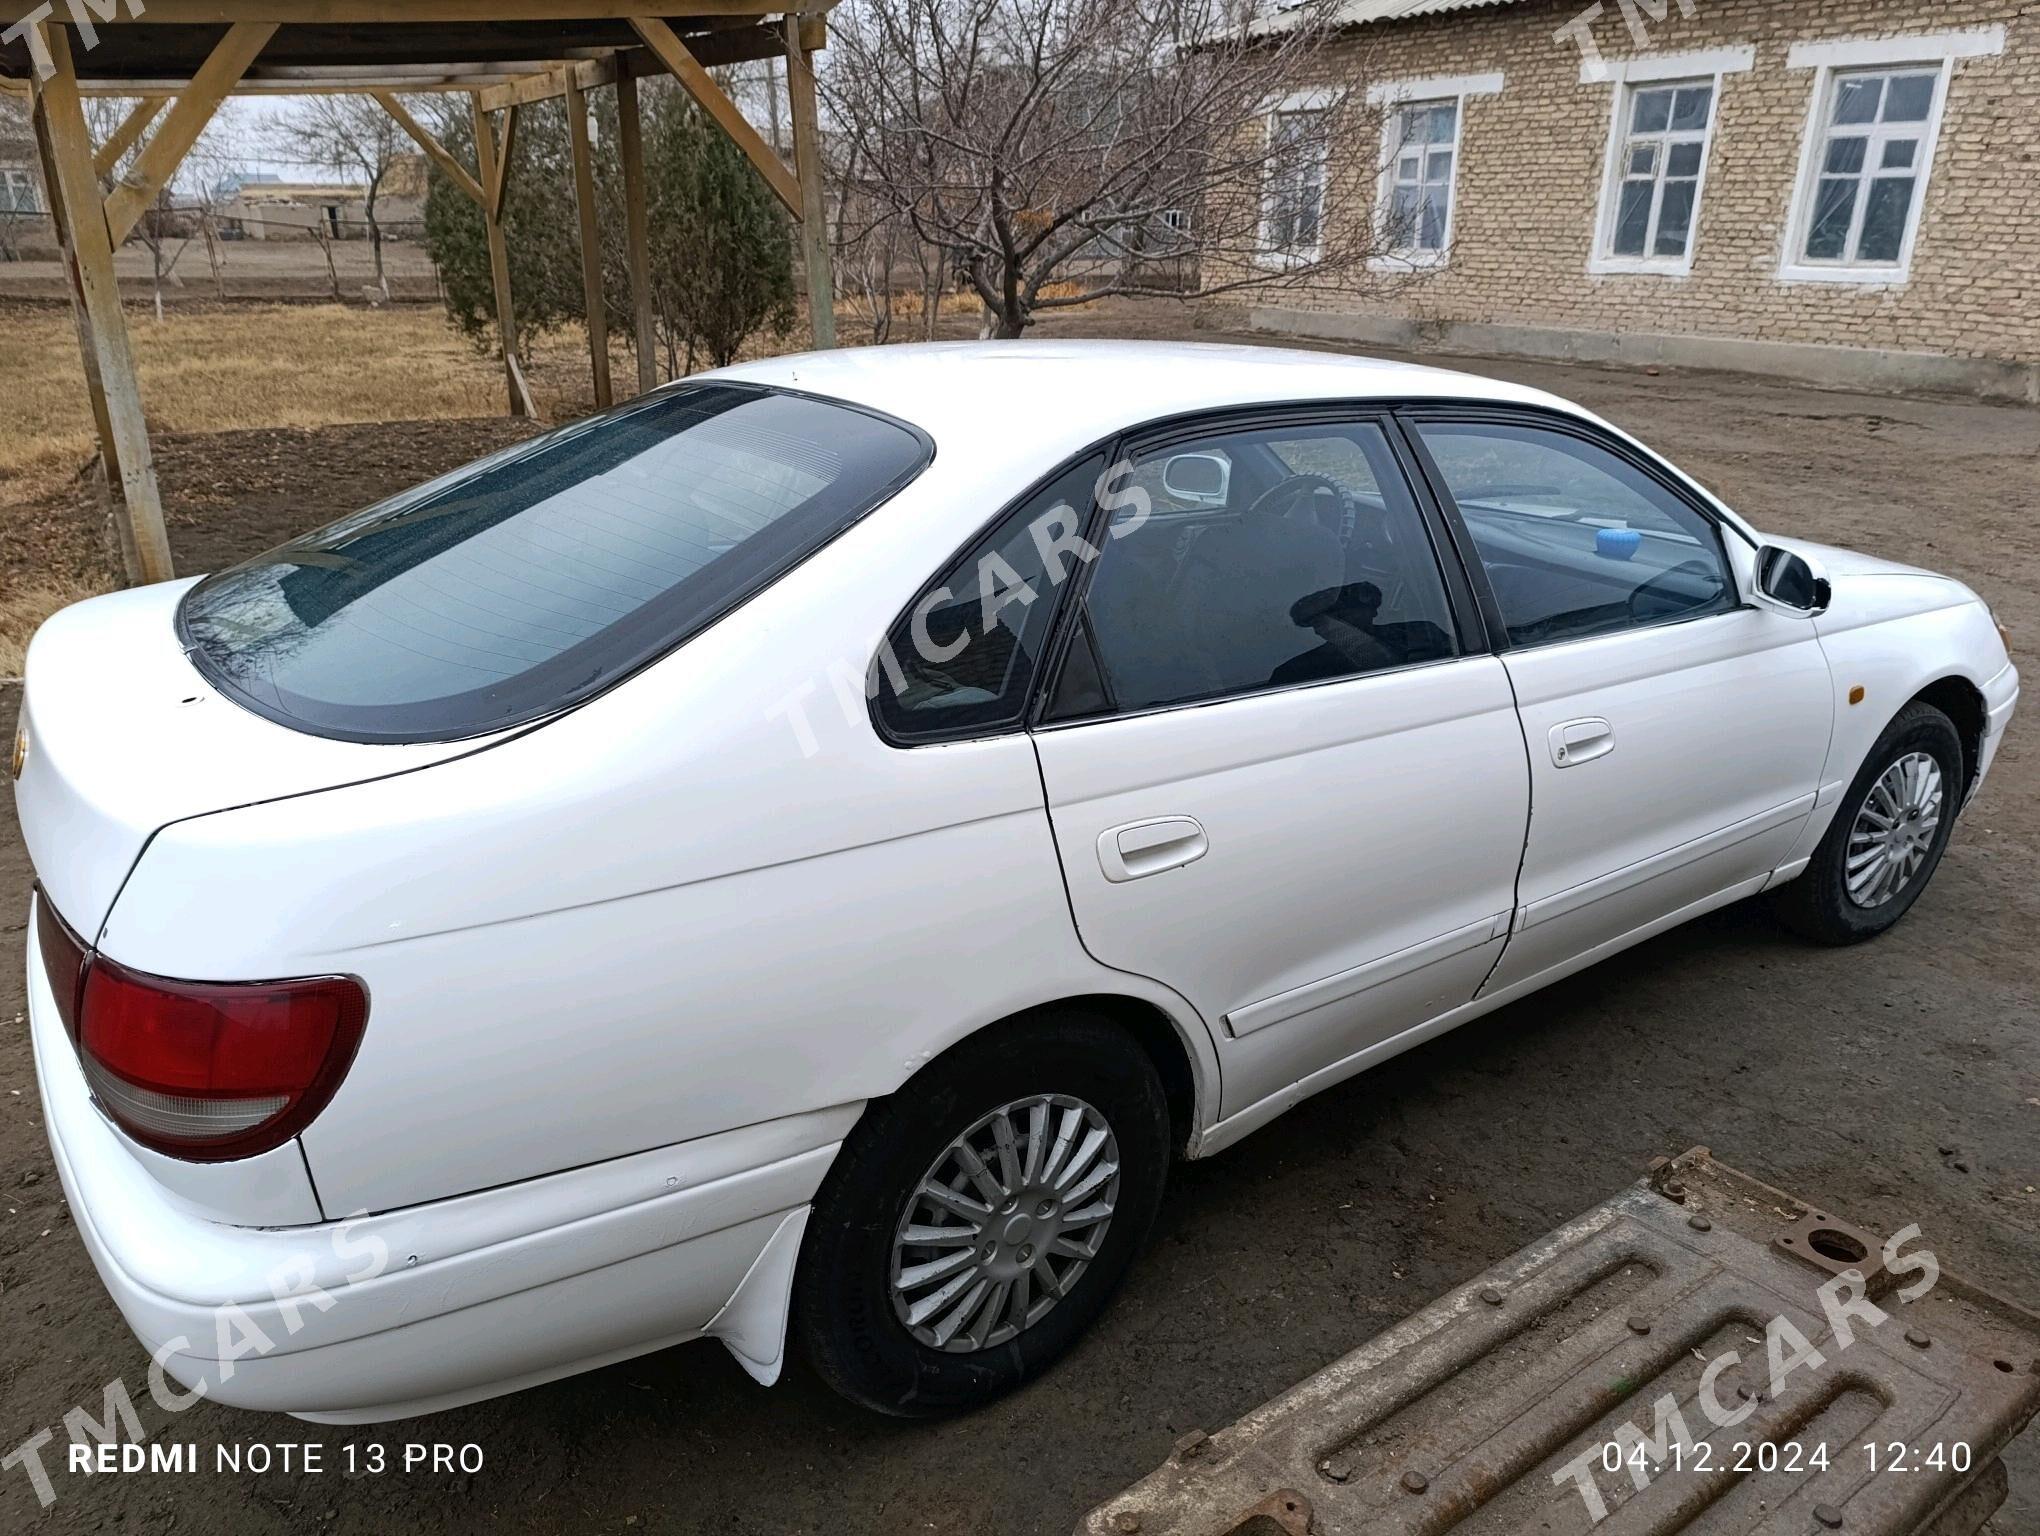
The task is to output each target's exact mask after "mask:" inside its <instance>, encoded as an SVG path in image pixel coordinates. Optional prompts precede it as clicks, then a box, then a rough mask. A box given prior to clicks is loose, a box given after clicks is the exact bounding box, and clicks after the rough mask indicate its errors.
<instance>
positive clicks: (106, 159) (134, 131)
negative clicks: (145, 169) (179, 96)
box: [92, 96, 170, 177]
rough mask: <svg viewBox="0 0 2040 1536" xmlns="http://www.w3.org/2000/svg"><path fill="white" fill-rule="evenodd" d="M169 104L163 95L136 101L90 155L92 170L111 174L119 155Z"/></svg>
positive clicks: (130, 147)
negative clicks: (131, 108) (132, 107)
mask: <svg viewBox="0 0 2040 1536" xmlns="http://www.w3.org/2000/svg"><path fill="white" fill-rule="evenodd" d="M169 105H170V102H169V99H168V98H167V97H163V96H144V97H143V98H142V99H141V100H140V101H138V102H136V103H135V105H134V110H133V111H131V112H129V113H128V115H127V116H126V117H124V118H122V119H121V120H120V126H119V127H118V128H116V129H114V130H113V133H112V134H111V135H110V136H109V137H108V138H107V141H106V142H105V143H104V144H102V145H100V146H99V152H98V153H97V154H96V155H94V156H93V157H92V169H93V171H94V172H96V173H97V174H98V175H100V176H102V177H105V176H111V175H112V174H113V172H114V167H115V166H117V165H119V164H120V157H121V156H122V155H124V154H126V153H127V152H128V151H129V150H131V149H133V148H134V147H135V140H136V139H139V138H140V137H141V136H142V135H143V134H144V133H146V132H148V130H149V124H151V123H153V122H154V121H155V120H156V114H157V113H159V112H161V111H162V110H163V109H164V108H165V107H167V106H169Z"/></svg>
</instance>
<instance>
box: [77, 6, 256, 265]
mask: <svg viewBox="0 0 2040 1536" xmlns="http://www.w3.org/2000/svg"><path fill="white" fill-rule="evenodd" d="M275 35H276V23H275V22H273V21H244V22H237V23H235V24H234V25H233V26H231V27H229V28H227V35H226V36H225V37H223V38H221V39H220V40H219V42H218V43H217V44H216V45H215V46H214V48H213V51H212V54H211V56H210V57H208V58H207V59H206V61H205V63H204V64H202V65H201V66H199V71H198V73H197V74H195V75H193V76H192V77H191V88H190V89H189V90H187V91H185V92H184V94H182V95H181V96H179V97H178V98H177V100H176V101H175V103H173V104H172V106H171V108H170V113H169V115H168V116H167V117H165V118H164V119H163V125H162V126H161V127H160V128H158V129H157V130H156V131H155V132H154V133H153V134H151V135H150V136H149V142H148V143H147V144H145V145H143V146H142V152H141V153H140V154H139V155H137V156H136V157H135V163H134V164H133V166H131V167H130V168H129V169H128V173H127V175H125V176H124V177H122V178H121V184H120V185H119V186H118V187H116V188H114V191H113V195H112V196H111V197H109V198H108V199H107V200H106V227H107V230H108V232H109V233H110V234H111V235H112V237H113V243H114V245H115V246H118V245H119V244H120V243H121V241H123V240H125V239H127V237H128V234H129V232H130V231H132V230H133V229H134V227H135V225H136V223H137V222H138V221H139V220H140V219H141V216H142V214H143V212H144V211H146V210H147V208H148V206H149V204H151V203H153V202H154V201H155V200H156V195H157V194H158V193H159V192H161V191H162V190H163V188H164V187H166V186H168V185H169V184H170V178H171V177H173V176H175V175H176V174H177V167H178V166H180V165H182V164H183V163H184V157H185V156H186V155H187V154H189V153H190V152H191V146H192V145H193V144H196V143H197V142H198V136H199V135H200V134H201V133H203V132H205V125H206V124H207V123H209V122H211V121H212V117H213V113H215V112H217V111H218V110H219V105H220V103H221V102H222V101H224V100H226V97H227V92H229V91H231V90H232V89H233V88H234V85H235V83H236V82H237V81H238V80H240V78H241V76H242V75H243V74H244V73H245V72H246V71H247V68H248V66H249V65H250V64H252V63H254V62H255V55H256V54H258V53H260V52H261V51H262V49H263V45H264V44H266V43H267V42H268V41H269V39H270V38H272V37H274V36H275Z"/></svg>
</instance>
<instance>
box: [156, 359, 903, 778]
mask: <svg viewBox="0 0 2040 1536" xmlns="http://www.w3.org/2000/svg"><path fill="white" fill-rule="evenodd" d="M929 452H930V450H929V447H928V444H927V441H926V439H925V438H924V437H922V436H920V435H919V434H917V433H915V432H914V431H912V430H911V429H909V428H907V427H904V426H902V425H900V424H899V423H897V422H894V421H891V420H888V419H886V418H883V417H880V416H877V415H875V414H873V413H870V412H867V411H863V410H859V409H857V408H854V407H851V406H847V405H841V404H836V403H832V402H828V401H823V400H816V399H812V398H809V397H807V396H801V395H791V394H785V393H781V392H778V391H772V390H765V389H759V388H755V387H752V386H748V385H740V384H727V383H718V384H703V385H695V386H690V387H683V388H679V389H673V390H669V391H665V392H662V393H660V394H658V395H656V396H654V397H651V398H649V399H646V400H641V401H637V402H634V403H632V404H631V405H628V406H625V407H623V408H622V409H620V410H616V411H612V412H610V413H608V414H606V415H603V416H598V417H595V418H592V419H591V420H588V421H585V422H580V423H577V424H576V425H574V426H571V427H567V428H564V429H562V430H560V431H558V432H554V433H550V434H548V435H547V436H545V437H541V438H539V439H537V440H535V441H533V442H530V443H526V444H522V445H520V446H519V447H517V448H514V449H511V450H509V451H507V452H505V453H501V454H498V455H496V456H494V457H492V458H488V459H483V460H482V461H480V462H479V463H476V464H471V465H469V466H467V467H466V468H465V469H460V470H456V471H455V472H454V473H453V474H451V475H448V476H445V477H444V478H442V479H440V480H436V481H433V482H432V483H431V484H428V485H425V486H421V487H419V488H418V489H417V490H415V491H411V492H408V493H406V494H404V495H402V496H399V497H397V498H395V499H394V500H391V501H388V502H384V503H382V504H381V505H379V506H375V507H371V508H369V509H368V510H367V511H365V512H360V513H356V514H355V515H354V516H352V517H349V518H345V519H343V520H341V521H340V522H337V523H334V524H333V525H332V526H330V527H328V528H324V529H321V530H320V531H319V532H317V533H313V534H308V535H306V536H305V537H303V538H301V539H297V540H295V541H293V542H292V543H289V544H286V545H284V546H283V547H282V548H280V549H276V550H272V551H271V552H270V553H268V554H266V555H263V556H261V557H259V558H257V559H255V560H251V561H249V562H248V563H247V564H245V565H240V566H236V567H234V568H233V569H232V570H228V571H223V572H221V573H220V574H218V575H216V576H213V577H210V578H208V579H207V580H205V581H203V582H200V583H199V584H198V585H197V586H196V587H194V588H193V589H192V590H191V591H190V592H189V593H187V594H186V596H185V599H184V602H183V604H182V605H181V607H180V608H179V612H178V623H179V628H180V631H181V635H182V638H183V641H184V644H185V646H186V648H187V649H188V650H189V652H190V654H191V658H192V661H193V662H194V664H195V665H197V666H198V668H199V670H200V671H201V672H202V673H204V674H205V676H206V677H207V679H208V680H209V681H211V682H212V683H213V684H214V685H215V686H217V687H219V688H220V689H221V690H222V691H224V692H226V693H227V694H228V695H229V696H231V697H233V698H235V699H237V700H238V701H239V702H241V703H243V704H245V705H247V706H248V707H249V708H251V709H253V710H255V711H256V712H258V713H260V714H263V715H266V716H268V717H270V718H271V719H275V720H279V721H282V722H283V723H284V724H287V725H290V726H293V727H295V728H297V729H299V730H303V731H308V732H311V733H313V734H316V735H322V736H332V737H338V738H341V739H344V740H351V741H430V740H450V739H454V738H458V737H462V736H473V735H478V734H481V733H483V732H488V731H494V730H500V729H502V728H504V727H506V726H511V725H516V724H518V723H520V722H523V721H526V720H531V719H535V718H537V717H538V716H541V715H544V714H547V713H550V712H552V711H554V710H557V709H561V708H564V707H566V706H568V705H571V704H574V703H577V702H579V701H580V700H582V699H585V698H588V697H589V696H590V695H592V694H594V693H596V692H599V691H600V690H601V689H603V688H605V687H607V686H608V685H610V684H611V683H613V682H615V681H616V680H617V679H618V678H620V677H622V676H625V675H627V674H628V673H630V672H631V671H633V670H635V669H636V668H638V667H640V666H642V665H643V664H644V663H646V662H647V661H650V660H652V659H653V658H655V657H657V656H660V655H663V654H665V653H666V652H667V651H670V650H671V649H672V648H673V647H675V646H677V645H679V644H681V643H682V642H684V641H686V640H687V639H689V638H691V637H692V636H694V635H697V634H699V633H700V632H701V631H702V630H704V629H706V628H707V627H708V626H709V625H711V624H713V623H714V622H715V621H716V620H717V619H719V618H721V617H723V616H724V615H725V614H727V613H729V612H730V611H731V610H732V609H733V608H735V607H736V606H738V605H739V604H741V603H742V602H744V601H745V600H746V599H747V598H749V597H751V596H752V595H754V594H755V593H757V592H758V591H759V590H761V589H762V588H764V587H765V586H767V585H769V584H770V583H772V582H773V581H775V580H777V579H778V578H779V577H780V576H781V575H783V574H784V573H785V572H787V571H788V570H790V569H792V568H793V566H795V565H797V564H798V563H799V562H800V561H802V560H804V559H806V558H807V557H808V556H809V555H811V554H813V553H814V552H815V551H816V550H817V549H819V548H821V547H822V545H824V544H826V543H827V542H828V541H829V540H831V539H833V538H834V537H836V535H838V534H839V533H841V532H842V531H843V530H844V529H845V528H848V527H849V526H850V525H851V524H852V523H854V522H856V521H857V520H858V519H859V518H861V517H863V516H864V515H865V514H866V513H867V512H869V511H871V510H872V508H874V507H875V506H877V505H878V504H879V503H880V502H882V501H884V500H885V499H886V498H887V497H888V496H890V495H891V494H892V493H893V492H895V491H897V490H898V489H899V488H900V487H901V486H903V485H905V484H906V483H907V482H908V481H909V480H911V479H912V478H913V477H914V476H915V475H916V474H918V473H919V472H920V470H921V469H922V467H923V466H924V465H925V464H926V463H927V462H928V457H929Z"/></svg>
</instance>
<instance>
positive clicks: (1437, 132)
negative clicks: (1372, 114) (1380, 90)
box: [1384, 100, 1459, 257]
mask: <svg viewBox="0 0 2040 1536" xmlns="http://www.w3.org/2000/svg"><path fill="white" fill-rule="evenodd" d="M1390 132H1391V133H1392V134H1393V135H1394V138H1395V154H1394V158H1393V160H1392V161H1391V165H1390V170H1389V190H1388V219H1387V225H1386V228H1385V229H1384V234H1385V236H1386V241H1387V245H1388V248H1389V249H1390V250H1391V251H1395V252H1400V253H1407V254H1411V255H1417V254H1422V255H1428V256H1434V257H1435V256H1441V255H1443V254H1444V251H1445V248H1446V246H1447V245H1448V244H1449V243H1450V241H1451V237H1452V182H1453V173H1454V170H1455V168H1456V166H1457V164H1458V160H1459V103H1458V101H1457V100H1453V101H1424V102H1416V103H1414V104H1412V105H1410V106H1406V107H1403V108H1402V109H1401V110H1399V111H1398V112H1397V113H1396V115H1395V120H1394V122H1393V123H1392V124H1391V126H1390Z"/></svg>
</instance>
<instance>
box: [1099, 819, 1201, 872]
mask: <svg viewBox="0 0 2040 1536" xmlns="http://www.w3.org/2000/svg"><path fill="white" fill-rule="evenodd" d="M1210 850H1211V843H1210V841H1209V839H1207V838H1206V837H1205V835H1204V828H1203V827H1202V826H1200V825H1198V822H1197V819H1196V818H1195V817H1193V816H1160V817H1157V818H1155V819H1154V820H1152V821H1133V822H1128V823H1127V824H1126V825H1125V826H1123V827H1110V828H1108V829H1107V830H1105V831H1104V832H1101V833H1100V834H1099V835H1098V864H1099V866H1100V867H1101V868H1102V869H1103V870H1104V871H1105V878H1106V879H1107V880H1110V881H1111V882H1112V883H1113V884H1114V885H1122V884H1124V883H1125V882H1126V881H1128V880H1139V879H1141V878H1143V877H1144V876H1147V875H1159V874H1161V873H1162V872H1163V871H1164V870H1170V869H1181V868H1182V867H1183V866H1184V865H1185V864H1194V863H1196V862H1197V860H1199V859H1201V858H1203V857H1204V855H1205V854H1206V853H1208V852H1209V851H1210Z"/></svg>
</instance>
